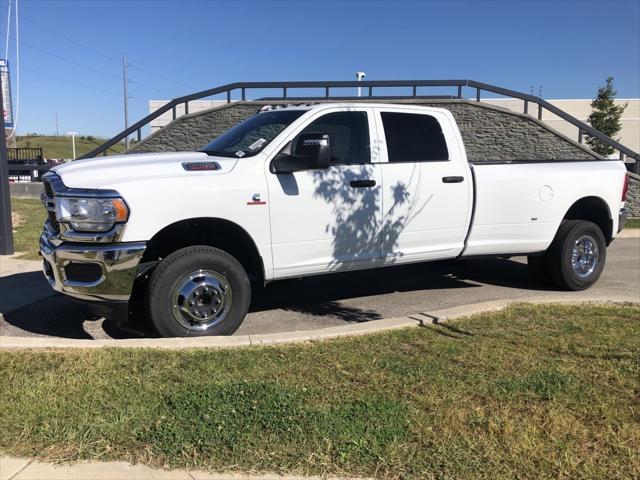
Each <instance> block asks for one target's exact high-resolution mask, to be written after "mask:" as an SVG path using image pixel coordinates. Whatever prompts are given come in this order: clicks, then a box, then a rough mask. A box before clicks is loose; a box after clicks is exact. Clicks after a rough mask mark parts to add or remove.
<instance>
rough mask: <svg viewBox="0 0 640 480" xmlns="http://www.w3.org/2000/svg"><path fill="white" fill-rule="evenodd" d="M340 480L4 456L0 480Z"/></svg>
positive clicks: (0, 459) (0, 466) (0, 468)
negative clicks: (54, 461) (47, 460)
mask: <svg viewBox="0 0 640 480" xmlns="http://www.w3.org/2000/svg"><path fill="white" fill-rule="evenodd" d="M321 478H322V479H323V480H328V479H333V480H337V479H338V478H339V477H315V476H314V477H301V476H291V475H286V476H281V475H273V474H266V475H246V474H241V473H207V472H203V471H195V470H194V471H187V470H160V469H154V468H150V467H147V466H144V465H130V464H128V463H125V462H78V463H72V464H69V463H63V464H60V465H57V464H53V463H45V462H39V461H35V460H33V459H29V458H15V457H0V480H316V479H317V480H320V479H321Z"/></svg>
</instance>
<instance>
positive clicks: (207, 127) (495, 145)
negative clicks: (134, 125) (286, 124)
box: [128, 100, 599, 161]
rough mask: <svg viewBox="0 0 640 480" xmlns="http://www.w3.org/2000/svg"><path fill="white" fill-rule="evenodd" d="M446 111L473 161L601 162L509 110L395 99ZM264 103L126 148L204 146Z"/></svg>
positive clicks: (196, 120)
mask: <svg viewBox="0 0 640 480" xmlns="http://www.w3.org/2000/svg"><path fill="white" fill-rule="evenodd" d="M398 103H412V104H420V105H426V106H433V107H441V108H446V109H448V110H449V111H451V113H452V114H453V116H454V117H455V119H456V121H457V123H458V127H459V128H460V133H461V134H462V138H463V140H464V143H465V147H466V149H467V156H468V157H469V159H470V160H473V161H483V160H550V159H560V160H562V159H589V158H599V157H598V155H597V154H595V153H593V152H592V151H591V150H589V149H587V148H586V147H584V146H582V145H579V144H578V143H576V142H574V141H572V140H570V139H568V138H567V137H564V136H563V135H561V134H559V133H557V132H555V131H554V130H552V129H551V128H549V127H548V126H546V125H544V124H543V123H542V122H539V121H538V120H536V119H534V118H533V117H530V116H528V115H522V114H518V113H515V112H512V111H510V110H505V109H502V108H499V107H495V106H491V105H485V104H480V103H477V102H473V101H468V100H438V101H435V100H434V101H431V102H429V103H425V102H424V101H422V102H416V101H406V100H405V101H398ZM264 104H265V102H235V103H231V104H228V105H224V106H222V107H217V108H212V109H210V110H204V111H201V112H198V113H194V114H190V115H185V116H183V117H179V118H178V119H177V120H175V121H174V122H172V123H170V124H169V125H167V126H166V127H165V128H163V129H162V130H160V131H158V132H156V133H155V134H153V135H150V136H149V137H147V138H145V139H144V140H142V141H141V142H140V143H138V144H136V145H135V146H133V147H132V148H130V149H129V151H128V153H131V152H136V153H143V152H168V151H189V150H196V149H199V148H202V147H203V146H204V145H206V144H207V143H208V142H209V141H210V140H211V139H213V138H215V137H217V136H218V135H220V134H221V133H222V132H224V131H225V130H227V129H229V128H231V127H232V126H234V125H235V124H237V123H239V122H240V121H242V120H244V119H245V118H247V117H248V116H250V115H253V114H255V113H256V112H257V111H258V110H259V109H260V108H261V107H262V106H263V105H264Z"/></svg>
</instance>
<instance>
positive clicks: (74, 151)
mask: <svg viewBox="0 0 640 480" xmlns="http://www.w3.org/2000/svg"><path fill="white" fill-rule="evenodd" d="M65 135H66V136H67V137H69V136H70V137H71V144H72V145H73V159H74V160H75V159H76V135H78V132H67V133H65Z"/></svg>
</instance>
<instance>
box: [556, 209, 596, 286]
mask: <svg viewBox="0 0 640 480" xmlns="http://www.w3.org/2000/svg"><path fill="white" fill-rule="evenodd" d="M547 256H548V267H549V275H550V277H551V279H552V280H553V282H554V283H555V284H556V285H558V286H559V287H560V288H563V289H565V290H585V289H587V288H589V287H590V286H591V285H593V284H594V283H595V282H596V281H597V280H598V278H600V275H601V274H602V270H603V269H604V263H605V260H606V258H607V244H606V241H605V238H604V235H603V233H602V230H600V227H598V226H597V225H596V224H595V223H592V222H588V221H586V220H567V221H565V222H563V223H562V225H560V228H559V229H558V233H556V236H555V238H554V240H553V242H552V243H551V246H550V247H549V250H548V251H547Z"/></svg>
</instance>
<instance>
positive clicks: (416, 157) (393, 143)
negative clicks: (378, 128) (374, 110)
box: [380, 112, 449, 163]
mask: <svg viewBox="0 0 640 480" xmlns="http://www.w3.org/2000/svg"><path fill="white" fill-rule="evenodd" d="M380 115H381V116H382V124H383V126H384V136H385V138H386V140H387V153H388V155H389V162H390V163H399V162H433V161H443V160H449V151H448V150H447V142H446V141H445V139H444V134H443V133H442V128H441V127H440V123H438V120H436V119H435V118H434V117H432V116H431V115H421V114H415V113H395V112H381V114H380Z"/></svg>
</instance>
